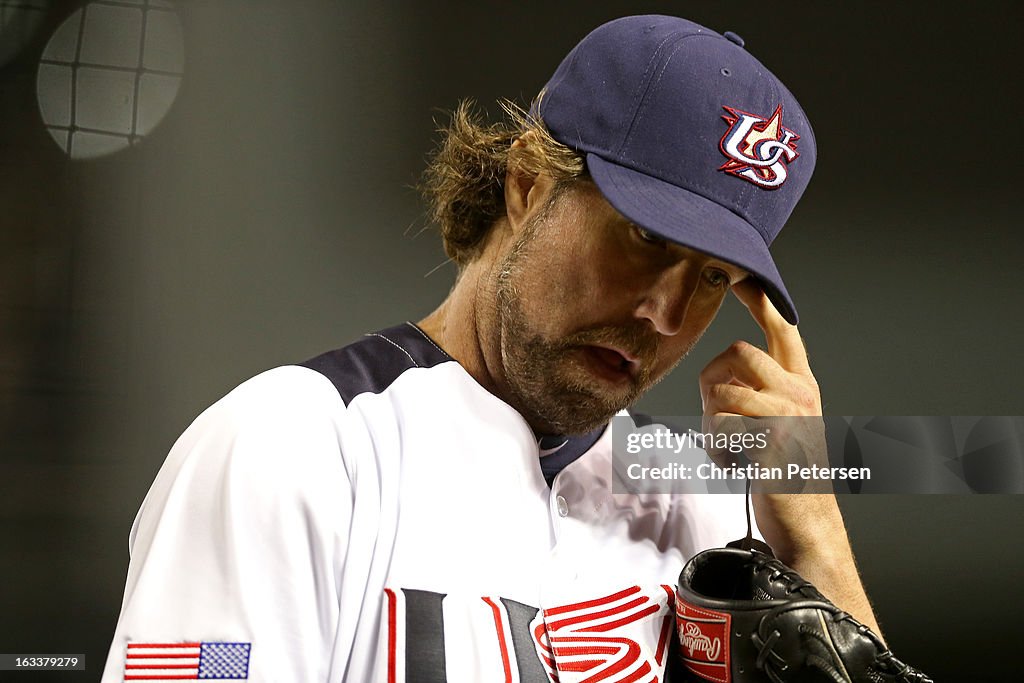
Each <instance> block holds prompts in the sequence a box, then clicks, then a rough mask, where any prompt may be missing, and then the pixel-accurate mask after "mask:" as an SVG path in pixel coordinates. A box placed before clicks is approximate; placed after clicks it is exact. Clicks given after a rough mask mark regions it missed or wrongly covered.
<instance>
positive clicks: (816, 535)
mask: <svg viewBox="0 0 1024 683" xmlns="http://www.w3.org/2000/svg"><path fill="white" fill-rule="evenodd" d="M753 504H754V512H755V516H756V517H757V520H758V528H759V529H760V530H761V533H762V534H763V535H764V537H765V540H766V541H767V542H768V544H769V545H771V546H772V548H773V549H774V550H775V553H776V555H777V556H778V558H779V559H780V560H781V561H782V562H784V563H785V564H787V565H789V566H790V567H792V568H793V569H794V570H796V571H797V572H798V573H799V574H800V575H801V576H802V577H804V578H805V579H807V580H808V581H810V582H811V583H812V584H814V586H815V587H816V588H817V589H818V590H819V591H821V592H822V594H824V595H825V597H827V598H828V599H829V600H831V601H832V602H833V603H835V604H836V606H837V607H839V608H840V609H842V610H844V611H846V612H848V613H849V614H851V615H852V616H853V617H854V618H855V619H857V620H858V621H860V622H861V623H863V624H865V625H866V626H868V627H870V628H871V630H873V631H874V632H875V633H876V634H878V636H879V637H881V636H882V632H881V629H880V628H879V626H878V622H877V620H876V619H875V615H874V611H873V610H872V608H871V603H870V601H869V600H868V596H867V593H866V592H865V591H864V586H863V584H862V583H861V580H860V575H859V573H858V572H857V565H856V562H855V560H854V557H853V550H852V549H851V547H850V541H849V538H848V537H847V534H846V526H845V524H844V523H843V517H842V513H841V512H840V510H839V505H838V504H837V503H836V499H835V496H834V495H832V494H775V495H769V494H760V495H758V494H755V495H754V496H753ZM779 519H789V520H792V519H798V520H800V524H799V526H797V527H796V528H795V529H793V528H789V529H783V528H781V527H780V525H779V524H778V522H777V520H779ZM762 520H763V521H762Z"/></svg>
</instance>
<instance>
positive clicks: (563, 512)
mask: <svg viewBox="0 0 1024 683" xmlns="http://www.w3.org/2000/svg"><path fill="white" fill-rule="evenodd" d="M555 507H557V508H558V515H559V517H565V516H567V515H568V514H569V504H568V503H566V502H565V498H562V497H561V496H557V497H555Z"/></svg>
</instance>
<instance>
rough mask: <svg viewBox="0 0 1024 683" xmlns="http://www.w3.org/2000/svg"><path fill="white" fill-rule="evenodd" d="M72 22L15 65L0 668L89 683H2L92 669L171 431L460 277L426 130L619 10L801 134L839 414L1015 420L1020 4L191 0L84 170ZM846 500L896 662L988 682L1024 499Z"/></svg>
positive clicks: (6, 161) (799, 273)
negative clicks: (759, 72)
mask: <svg viewBox="0 0 1024 683" xmlns="http://www.w3.org/2000/svg"><path fill="white" fill-rule="evenodd" d="M4 4H10V3H4ZM78 6H79V5H78V4H77V3H73V2H54V3H52V6H51V7H50V9H49V11H48V12H47V13H46V14H45V20H44V21H43V22H42V25H41V26H40V28H39V30H38V32H37V33H36V34H33V36H31V39H30V40H29V41H28V43H27V44H26V45H25V46H24V49H22V50H21V51H20V52H18V53H17V54H16V56H15V57H13V58H12V59H10V60H9V61H7V62H6V63H5V64H2V65H0V652H44V651H50V652H84V653H86V655H87V661H88V671H87V672H86V673H79V674H66V675H63V676H58V675H53V676H49V675H47V674H25V675H21V676H16V675H14V674H8V673H3V672H0V680H3V681H6V680H33V681H45V680H69V681H90V680H97V679H98V676H99V672H100V670H101V667H102V663H103V660H104V659H105V656H106V649H107V647H108V645H109V640H110V636H111V634H112V631H113V627H114V623H115V621H116V617H117V611H118V608H119V605H120V600H121V594H122V590H123V580H124V575H125V570H126V566H127V559H128V557H127V534H128V530H129V528H130V525H131V522H132V519H133V517H134V514H135V511H136V510H137V508H138V506H139V504H140V503H141V500H142V497H143V496H144V494H145V492H146V490H147V488H148V486H149V483H150V482H151V480H152V478H153V476H154V475H155V473H156V471H157V469H158V467H159V466H160V463H161V462H162V459H163V457H164V455H165V453H166V451H167V449H168V448H169V447H170V445H171V443H172V442H173V440H174V439H175V438H176V437H177V435H178V434H179V433H180V432H181V430H182V429H184V427H185V426H186V425H187V424H188V423H189V421H190V420H191V419H192V418H193V417H194V416H195V415H196V414H197V413H198V412H200V411H201V410H202V409H203V408H205V407H206V406H207V405H209V404H210V403H211V402H213V401H214V400H216V399H217V398H218V397H220V396H221V395H222V394H223V393H225V392H226V391H228V390H229V389H231V388H232V387H233V386H234V385H236V384H237V383H238V382H240V381H242V380H243V379H245V378H247V377H249V376H251V375H253V374H255V373H257V372H259V371H261V370H263V369H265V368H268V367H272V366H275V365H279V364H283V363H288V362H293V361H297V360H301V359H305V358H307V357H310V356H312V355H314V354H316V353H318V352H320V351H323V350H326V349H329V348H334V347H337V346H339V345H341V344H343V343H345V342H347V341H349V340H351V339H353V338H355V337H356V336H358V335H360V334H361V333H363V332H364V331H368V330H372V329H375V328H379V327H384V326H387V325H390V324H392V323H394V322H396V321H400V320H404V319H417V318H419V317H421V316H422V315H424V314H425V313H426V312H428V311H429V310H431V308H432V307H433V306H434V305H435V304H436V303H437V302H438V301H439V300H440V299H441V297H442V296H443V295H444V293H445V292H446V291H447V289H448V287H449V286H450V284H451V280H452V275H453V269H452V268H451V267H450V266H442V267H441V268H439V269H437V270H436V271H435V270H434V269H435V267H436V266H438V265H439V264H441V263H442V262H443V261H444V256H443V253H442V251H441V249H440V246H439V241H438V239H437V238H436V235H435V234H434V233H432V232H430V231H429V230H427V231H422V230H421V229H422V228H423V227H424V225H423V221H422V219H421V215H420V206H419V204H418V199H417V197H416V195H415V193H414V192H412V191H411V190H410V189H409V186H410V185H411V184H413V183H414V182H415V180H416V176H417V174H418V172H419V170H420V168H421V166H422V162H423V159H424V156H425V155H426V153H427V152H428V151H429V149H430V147H431V140H432V138H433V133H432V131H433V127H434V126H433V122H432V117H437V116H440V114H439V111H438V110H439V109H445V108H451V107H453V106H454V105H455V103H456V102H457V101H458V99H459V98H461V97H464V96H472V97H474V98H476V99H477V100H478V101H479V102H481V103H484V104H486V105H488V107H489V108H490V110H491V111H494V110H495V108H494V107H493V106H491V103H493V101H494V100H495V99H496V98H498V97H506V96H507V97H511V98H514V99H518V100H519V101H521V102H525V101H527V100H528V99H529V98H530V96H532V95H533V94H534V93H535V92H536V91H537V90H538V89H539V87H540V86H541V85H542V84H543V83H544V81H545V80H546V78H547V77H548V75H550V72H551V71H552V70H553V68H554V66H555V65H556V64H557V62H558V60H559V59H560V58H561V56H562V55H563V54H564V53H565V52H566V51H567V50H568V49H569V48H570V47H571V46H572V45H573V44H574V43H575V42H576V41H577V40H578V39H579V38H580V37H582V35H583V34H585V33H586V32H587V31H588V30H589V29H590V28H592V27H594V26H596V25H597V24H599V23H601V22H602V21H604V20H607V19H610V18H613V17H615V16H619V15H623V14H628V13H637V12H641V11H658V12H665V13H676V14H680V15H683V16H688V17H690V18H692V19H695V20H697V21H700V22H701V23H704V24H706V25H707V26H709V27H711V28H714V29H716V30H720V31H724V30H727V29H731V30H734V31H736V32H738V33H739V34H740V35H742V36H743V37H744V38H745V39H746V41H747V47H748V49H750V50H751V52H753V53H754V54H755V55H757V56H758V57H759V58H760V59H761V61H762V62H764V63H765V64H766V65H767V66H768V67H769V68H771V69H772V70H773V71H775V72H776V73H777V74H779V75H780V76H782V77H783V79H784V80H785V81H786V83H787V85H789V87H790V88H791V90H793V92H794V93H796V95H797V96H798V97H799V99H800V100H801V102H802V104H803V106H804V108H805V109H806V111H807V112H808V114H809V115H810V117H811V120H812V122H813V123H814V125H815V129H816V132H817V137H818V145H819V154H820V158H819V169H818V172H817V174H816V177H815V180H814V181H813V182H812V184H811V186H810V189H809V191H808V194H807V196H806V199H805V200H804V203H802V204H801V206H800V207H798V209H797V211H796V213H795V214H794V216H793V218H792V220H791V221H790V224H789V226H788V227H787V229H786V231H784V232H783V234H782V237H780V239H779V240H778V242H777V249H776V254H777V260H778V261H779V263H780V268H781V269H782V271H783V272H784V273H785V275H786V278H787V282H788V284H789V286H790V291H791V293H792V294H793V295H794V297H795V299H796V301H797V302H798V305H799V307H800V311H801V317H802V319H803V324H802V326H801V330H802V333H803V335H804V336H805V337H806V339H807V343H808V346H809V348H810V351H811V355H812V363H813V366H814V369H815V372H816V374H817V377H818V379H819V381H820V384H821V386H822V389H823V392H824V397H825V407H826V411H827V412H828V413H831V414H845V415H883V414H888V415H1021V414H1024V398H1022V395H1021V392H1020V391H1019V386H1018V385H1019V383H1020V380H1021V378H1022V363H1021V360H1020V356H1019V348H1020V346H1021V341H1022V337H1024V323H1022V319H1021V315H1020V299H1021V295H1022V294H1024V285H1022V284H1021V282H1022V281H1021V278H1020V275H1019V273H1018V267H1017V265H1018V255H1019V254H1020V253H1021V251H1022V249H1024V237H1022V233H1021V219H1020V214H1019V197H1020V192H1019V190H1018V183H1019V172H1018V170H1017V166H1016V156H1017V150H1018V149H1019V147H1020V144H1019V140H1018V138H1019V132H1018V128H1019V125H1020V124H1019V122H1020V112H1021V96H1020V89H1019V85H1018V79H1017V78H1016V71H1017V68H1018V67H1019V65H1020V57H1021V49H1020V41H1019V37H1018V36H1017V35H1016V31H1015V28H1016V27H1017V26H1019V24H1020V16H1019V10H1018V8H1017V6H1016V5H1015V4H1014V3H1009V2H1007V3H996V2H983V3H973V4H972V5H971V7H970V9H969V11H968V10H967V9H965V8H964V7H963V6H958V7H956V8H955V10H943V9H940V8H939V6H938V5H936V4H933V3H872V4H856V5H854V4H849V5H847V4H845V3H844V4H843V5H838V4H837V5H835V6H833V5H832V4H826V3H810V2H808V3H767V4H765V3H739V2H733V3H697V2H671V3H669V2H663V3H654V2H613V1H610V0H608V1H600V2H598V1H591V2H582V1H581V2H534V1H532V0H528V1H523V2H516V3H484V2H448V3H443V4H440V3H426V2H423V3H412V2H404V3H370V2H284V1H283V0H282V1H280V2H270V1H259V2H243V1H241V0H219V1H217V2H213V1H209V2H182V3H179V6H178V12H179V16H180V18H181V22H182V26H183V29H184V34H183V35H184V45H185V60H186V68H185V75H184V78H183V82H182V86H181V90H180V92H179V95H178V98H177V100H176V101H175V103H174V104H173V106H172V108H171V110H170V113H169V114H168V116H167V117H166V119H165V120H164V121H163V123H162V124H161V125H160V126H159V127H158V128H157V129H156V130H155V131H154V132H153V133H152V134H151V135H150V136H149V137H148V138H147V139H145V140H144V141H143V143H142V144H141V145H139V146H138V147H136V148H134V149H130V150H126V151H125V152H122V153H119V154H115V155H113V156H110V157H104V158H102V159H97V160H92V161H81V162H72V161H69V160H68V159H67V158H66V157H65V156H64V154H63V153H62V152H61V151H60V150H59V149H58V147H57V146H56V145H55V144H54V143H53V141H52V140H51V139H50V137H49V135H48V133H47V132H46V131H45V129H44V127H43V126H42V123H41V122H40V118H39V113H38V110H37V108H36V104H35V79H36V69H37V62H38V59H39V55H40V53H41V51H42V49H43V46H44V45H45V44H46V41H47V39H48V37H49V35H50V34H51V33H52V32H53V30H54V29H55V28H56V27H57V26H58V25H59V24H60V23H61V21H62V20H63V19H64V18H65V17H67V16H68V15H69V14H70V13H71V12H73V11H74V9H76V8H77V7H78ZM428 273H430V274H429V275H428ZM738 337H744V338H747V339H751V340H752V341H758V335H757V330H756V328H755V327H754V326H753V324H752V323H750V322H749V321H748V320H746V319H745V315H744V314H743V313H742V311H741V307H740V306H739V305H738V304H735V302H730V303H729V304H727V306H726V307H725V309H724V310H723V312H722V314H721V316H720V318H719V320H718V321H716V323H715V325H714V326H713V327H712V330H711V331H710V332H709V333H708V334H707V335H706V337H705V340H704V341H703V342H702V343H701V345H700V346H699V348H698V349H697V350H696V351H695V352H694V353H693V354H692V356H691V359H690V360H688V361H687V362H685V363H684V364H683V366H681V367H680V369H679V370H678V371H677V372H676V373H675V375H674V376H673V377H672V378H671V379H670V380H668V381H666V382H664V383H663V384H662V385H660V386H659V387H657V388H656V389H655V390H654V391H653V392H652V393H651V394H650V395H649V396H648V397H646V398H645V399H644V400H643V402H642V403H641V408H643V409H645V410H646V411H647V412H651V413H656V414H695V413H698V412H699V410H700V401H699V396H698V394H697V391H696V375H697V373H698V372H699V370H700V368H701V367H703V365H704V363H705V362H706V361H707V360H708V359H710V358H711V357H712V356H714V355H715V354H717V353H718V352H719V351H720V350H721V349H723V348H724V347H725V346H726V345H727V344H728V343H730V342H731V341H732V340H734V339H736V338H738ZM842 505H843V508H844V510H845V512H846V515H847V518H848V522H849V527H850V532H851V535H852V537H853V543H854V546H855V548H856V550H857V553H858V556H859V558H860V563H861V566H862V570H863V575H864V579H865V582H866V584H867V586H868V589H869V592H870V594H871V595H872V597H873V598H874V600H875V602H876V603H877V611H878V613H879V617H880V620H881V622H882V624H883V626H884V627H885V628H886V632H887V635H888V638H889V640H890V642H891V643H893V644H894V646H895V649H896V650H897V653H898V654H899V655H900V656H902V657H904V658H906V659H908V660H910V661H912V662H914V663H917V664H919V665H920V666H921V667H923V668H925V669H928V670H929V671H931V672H933V673H935V674H938V675H939V676H940V677H941V678H942V679H943V680H973V681H979V680H993V681H994V680H1006V674H1005V673H1001V672H1005V671H1006V670H1007V666H1008V665H1007V662H1006V655H1005V652H1006V651H1007V648H1008V647H1010V648H1012V647H1014V646H1016V644H1017V642H1018V641H1019V636H1020V633H1021V629H1020V626H1019V623H1018V621H1017V619H1016V617H1015V615H1013V614H1010V612H1011V611H1012V610H1013V609H1015V608H1016V607H1017V606H1019V605H1021V604H1022V603H1024V590H1022V588H1021V582H1020V580H1019V576H1020V575H1021V573H1022V571H1024V557H1022V552H1021V550H1020V546H1019V542H1014V541H1012V539H1013V538H1019V537H1020V534H1021V519H1022V515H1021V513H1022V512H1024V498H1021V497H1019V496H1018V497H1010V496H973V497H968V496H863V497H858V498H853V497H847V498H844V499H843V501H842ZM1011 651H1012V650H1011Z"/></svg>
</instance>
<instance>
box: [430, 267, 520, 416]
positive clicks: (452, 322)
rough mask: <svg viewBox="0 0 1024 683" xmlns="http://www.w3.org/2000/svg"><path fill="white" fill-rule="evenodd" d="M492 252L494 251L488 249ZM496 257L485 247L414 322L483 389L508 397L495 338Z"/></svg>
mask: <svg viewBox="0 0 1024 683" xmlns="http://www.w3.org/2000/svg"><path fill="white" fill-rule="evenodd" d="M490 253H493V252H490ZM494 267H495V259H494V258H493V256H490V257H489V253H488V251H485V252H484V254H481V255H480V256H479V257H477V258H476V259H474V260H473V261H472V262H471V263H469V264H467V265H466V266H464V268H463V270H462V272H461V273H460V274H459V278H458V280H456V282H455V286H454V287H453V288H452V290H451V292H449V293H448V296H447V298H445V300H444V301H443V302H441V305H440V306H438V307H437V308H436V309H435V310H434V311H433V312H432V313H430V314H429V315H428V316H427V317H425V318H423V319H422V320H420V321H419V322H417V325H419V327H420V328H421V329H422V330H423V331H424V332H426V333H427V334H428V335H429V336H430V337H431V338H432V339H433V340H434V341H436V342H437V343H438V345H440V346H441V348H442V349H444V351H445V353H447V354H448V355H449V356H451V357H452V358H454V359H455V360H456V361H458V362H459V364H460V365H462V367H463V368H465V370H466V372H468V373H469V374H470V376H472V377H473V379H475V380H476V381H477V383H479V384H480V386H482V387H483V388H484V389H486V390H487V391H489V392H491V393H492V394H494V395H495V396H497V397H498V398H501V399H502V400H506V401H507V395H506V392H505V391H504V390H503V389H502V387H503V384H504V383H503V379H504V376H503V373H502V372H501V367H502V366H501V358H500V354H501V351H500V349H499V348H497V344H496V343H495V342H494V340H495V339H496V334H495V330H494V326H495V325H496V323H497V321H496V320H495V315H494V301H495V298H494V291H493V290H494V285H493V278H491V277H489V275H491V273H492V272H493V269H494Z"/></svg>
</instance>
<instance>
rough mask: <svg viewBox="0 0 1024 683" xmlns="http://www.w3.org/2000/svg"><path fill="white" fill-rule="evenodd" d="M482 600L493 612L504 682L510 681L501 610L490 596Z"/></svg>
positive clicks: (509, 666)
mask: <svg viewBox="0 0 1024 683" xmlns="http://www.w3.org/2000/svg"><path fill="white" fill-rule="evenodd" d="M483 601H484V602H486V603H487V604H488V605H490V606H491V612H492V613H493V614H494V628H495V630H496V631H497V632H498V646H499V647H500V648H501V665H502V666H503V667H505V683H512V665H511V664H510V663H509V661H508V644H507V643H506V642H505V627H504V626H503V625H502V623H501V610H499V609H498V606H497V605H495V604H494V601H493V600H491V599H490V598H483Z"/></svg>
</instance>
